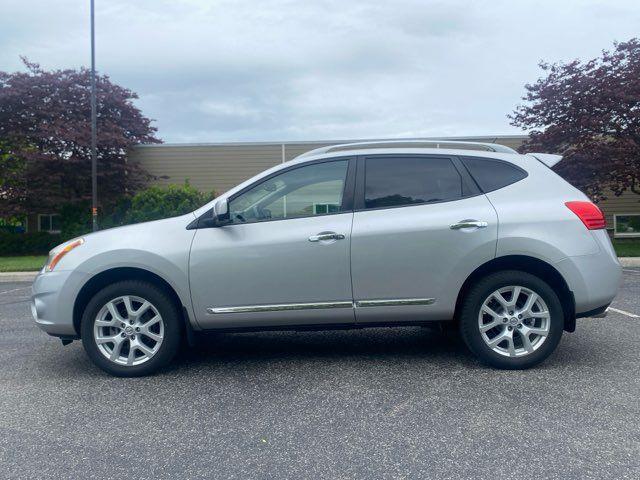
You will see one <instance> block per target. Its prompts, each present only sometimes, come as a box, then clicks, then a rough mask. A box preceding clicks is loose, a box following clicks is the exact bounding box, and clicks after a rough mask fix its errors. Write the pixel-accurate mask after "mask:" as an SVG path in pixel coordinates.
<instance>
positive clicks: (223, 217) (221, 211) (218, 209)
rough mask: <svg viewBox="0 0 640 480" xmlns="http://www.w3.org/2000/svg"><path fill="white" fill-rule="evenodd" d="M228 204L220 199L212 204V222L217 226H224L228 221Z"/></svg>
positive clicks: (225, 200)
mask: <svg viewBox="0 0 640 480" xmlns="http://www.w3.org/2000/svg"><path fill="white" fill-rule="evenodd" d="M230 219H231V218H230V216H229V202H228V201H227V199H226V198H225V199H222V200H219V201H217V202H216V203H214V204H213V220H214V222H215V223H216V224H218V225H224V224H225V223H227V222H228V221H229V220H230Z"/></svg>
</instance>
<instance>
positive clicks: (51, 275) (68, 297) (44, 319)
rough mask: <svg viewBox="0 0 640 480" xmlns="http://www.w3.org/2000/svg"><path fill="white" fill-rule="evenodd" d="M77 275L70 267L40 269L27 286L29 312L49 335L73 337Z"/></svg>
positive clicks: (75, 333) (74, 331)
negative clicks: (50, 270) (52, 269)
mask: <svg viewBox="0 0 640 480" xmlns="http://www.w3.org/2000/svg"><path fill="white" fill-rule="evenodd" d="M80 276H81V275H80V274H79V273H77V272H74V271H71V270H66V271H65V270H62V271H53V272H40V273H39V274H38V275H37V276H36V278H35V280H34V281H33V285H32V286H31V315H32V316H33V319H34V320H35V322H36V325H38V327H40V328H41V329H42V330H44V331H45V332H47V333H48V334H49V335H55V336H58V337H77V336H78V332H76V330H75V327H74V325H73V304H74V301H75V298H76V294H77V289H76V286H77V285H79V277H80Z"/></svg>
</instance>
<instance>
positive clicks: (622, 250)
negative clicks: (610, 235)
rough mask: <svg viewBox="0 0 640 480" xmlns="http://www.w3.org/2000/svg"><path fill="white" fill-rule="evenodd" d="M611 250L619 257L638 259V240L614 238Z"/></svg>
mask: <svg viewBox="0 0 640 480" xmlns="http://www.w3.org/2000/svg"><path fill="white" fill-rule="evenodd" d="M613 248H615V249H616V253H617V254H618V256H619V257H640V238H614V239H613Z"/></svg>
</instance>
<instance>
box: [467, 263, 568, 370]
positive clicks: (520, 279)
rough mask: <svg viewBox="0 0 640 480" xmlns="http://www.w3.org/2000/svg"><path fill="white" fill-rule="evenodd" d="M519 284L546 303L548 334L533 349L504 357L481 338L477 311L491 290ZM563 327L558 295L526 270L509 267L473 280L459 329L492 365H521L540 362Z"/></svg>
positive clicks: (555, 341) (514, 367)
mask: <svg viewBox="0 0 640 480" xmlns="http://www.w3.org/2000/svg"><path fill="white" fill-rule="evenodd" d="M511 285H515V286H522V287H526V288H529V289H531V290H533V291H534V292H536V293H537V294H538V295H540V297H542V299H543V300H544V302H545V303H546V304H547V307H548V308H549V312H550V328H549V335H548V336H547V339H546V340H545V341H544V343H543V344H542V345H541V346H540V347H539V348H538V349H537V350H536V351H534V352H533V353H531V354H528V355H525V356H522V357H505V356H503V355H500V354H498V353H496V352H494V351H493V350H492V349H491V347H489V346H488V345H487V344H486V343H485V341H484V340H483V339H482V334H481V333H480V329H479V328H478V315H479V313H480V308H481V307H482V304H483V303H484V301H485V300H486V299H487V297H488V296H489V295H490V294H491V293H493V292H494V291H496V290H498V289H500V288H502V287H506V286H511ZM563 329H564V311H563V308H562V304H561V303H560V300H559V298H558V295H557V294H556V293H555V292H554V290H553V289H552V288H551V287H550V286H549V284H547V283H546V282H545V281H544V280H542V279H540V278H539V277H536V276H534V275H531V274H530V273H526V272H521V271H516V270H509V271H503V272H497V273H494V274H491V275H489V276H487V277H485V278H484V279H482V280H480V281H479V282H477V283H476V284H475V285H474V286H473V287H472V288H471V289H470V290H469V292H468V293H467V295H466V297H465V299H464V300H463V306H462V310H461V315H460V331H461V334H462V338H463V340H464V342H465V343H466V345H467V346H468V347H469V349H470V350H471V351H472V352H473V353H475V354H476V355H477V356H478V357H479V358H480V360H481V361H483V362H484V363H487V364H489V365H491V366H493V367H497V368H504V369H523V368H529V367H532V366H535V365H537V364H539V363H541V362H543V361H544V360H545V359H546V358H547V357H548V356H549V355H551V353H552V352H553V351H554V350H555V349H556V347H557V346H558V343H559V342H560V338H561V337H562V332H563Z"/></svg>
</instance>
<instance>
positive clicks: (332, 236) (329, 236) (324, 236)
mask: <svg viewBox="0 0 640 480" xmlns="http://www.w3.org/2000/svg"><path fill="white" fill-rule="evenodd" d="M322 240H344V235H343V234H342V233H335V232H323V233H319V234H318V235H311V236H310V237H309V241H310V242H320V241H322Z"/></svg>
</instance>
